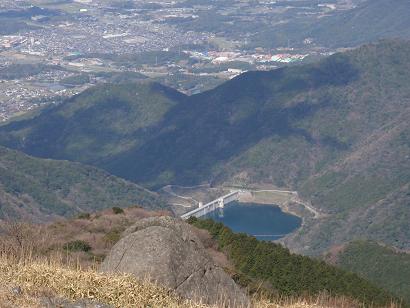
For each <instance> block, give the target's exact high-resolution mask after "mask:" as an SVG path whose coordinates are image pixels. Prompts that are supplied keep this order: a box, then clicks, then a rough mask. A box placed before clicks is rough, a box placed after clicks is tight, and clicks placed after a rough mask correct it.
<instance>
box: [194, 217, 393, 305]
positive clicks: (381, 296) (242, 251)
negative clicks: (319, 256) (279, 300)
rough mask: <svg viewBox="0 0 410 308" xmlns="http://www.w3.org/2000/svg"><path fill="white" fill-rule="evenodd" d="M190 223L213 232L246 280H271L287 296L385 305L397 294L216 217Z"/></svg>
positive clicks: (273, 287) (222, 248) (221, 247)
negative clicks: (338, 297)
mask: <svg viewBox="0 0 410 308" xmlns="http://www.w3.org/2000/svg"><path fill="white" fill-rule="evenodd" d="M189 222H190V223H191V224H193V225H194V226H196V227H199V228H202V229H206V230H208V231H209V232H210V234H211V235H212V236H213V238H214V239H216V240H217V242H218V245H219V249H220V250H222V251H224V252H225V253H226V254H227V255H228V257H229V260H230V261H231V262H232V263H233V264H234V266H235V269H236V271H237V272H238V273H239V274H240V275H243V276H245V277H242V279H241V281H242V282H244V281H245V282H249V281H250V280H256V281H258V282H260V285H263V284H262V283H265V284H266V283H268V284H269V285H270V288H271V289H273V290H275V291H277V292H278V293H279V294H281V295H285V296H289V295H302V294H304V295H306V294H309V295H315V294H318V293H320V292H322V291H328V292H330V294H331V295H333V296H335V295H345V296H348V297H351V298H354V299H358V300H360V301H361V302H363V303H365V304H366V305H372V304H374V305H377V306H382V307H385V306H386V305H388V304H390V303H391V301H392V298H393V297H392V296H390V295H389V293H388V292H386V291H383V290H382V289H380V288H378V287H376V286H374V285H372V284H371V283H369V282H368V281H366V280H364V279H362V278H360V277H358V276H357V275H356V274H353V273H350V272H348V271H345V270H342V269H338V268H336V267H334V266H331V265H328V264H326V263H325V262H323V261H320V260H316V259H312V258H309V257H305V256H300V255H296V254H292V253H290V252H289V250H288V249H286V248H284V247H283V246H281V245H279V244H273V243H270V242H263V241H258V240H256V239H255V238H254V237H252V236H248V235H246V234H235V233H233V232H232V231H231V230H230V229H229V228H227V227H225V226H224V225H223V224H221V223H216V222H214V221H212V220H198V219H196V218H190V221H189ZM241 281H239V282H241Z"/></svg>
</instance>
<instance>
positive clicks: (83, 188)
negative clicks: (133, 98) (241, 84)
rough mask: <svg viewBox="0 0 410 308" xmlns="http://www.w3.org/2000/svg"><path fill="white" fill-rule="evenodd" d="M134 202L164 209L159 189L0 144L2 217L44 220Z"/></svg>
mask: <svg viewBox="0 0 410 308" xmlns="http://www.w3.org/2000/svg"><path fill="white" fill-rule="evenodd" d="M136 204H138V205H141V206H143V207H146V208H161V207H164V202H163V201H162V200H161V199H160V197H159V196H158V195H156V194H155V193H152V192H150V191H148V190H145V189H143V188H142V187H139V186H138V185H135V184H134V183H130V182H127V181H125V180H123V179H120V178H117V177H115V176H112V175H110V174H108V173H107V172H105V171H102V170H99V169H96V168H94V167H90V166H85V165H82V164H79V163H72V162H68V161H55V160H48V159H39V158H34V157H30V156H27V155H25V154H23V153H20V152H17V151H14V150H9V149H6V148H4V147H0V219H17V218H19V219H26V220H36V221H37V220H40V221H46V220H51V219H55V218H57V217H61V216H72V215H74V214H78V213H82V212H88V211H94V210H99V209H104V208H107V207H112V206H119V207H126V206H131V205H136Z"/></svg>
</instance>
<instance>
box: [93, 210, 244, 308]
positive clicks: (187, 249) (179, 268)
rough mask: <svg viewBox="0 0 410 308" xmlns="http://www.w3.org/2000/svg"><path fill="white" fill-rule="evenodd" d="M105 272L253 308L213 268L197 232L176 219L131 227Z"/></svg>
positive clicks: (192, 296)
mask: <svg viewBox="0 0 410 308" xmlns="http://www.w3.org/2000/svg"><path fill="white" fill-rule="evenodd" d="M101 271H103V272H114V273H115V272H121V273H131V274H133V275H135V276H136V277H138V278H140V279H145V278H148V279H150V280H152V281H155V282H157V283H158V284H160V285H163V286H165V287H167V288H170V289H172V290H175V292H176V293H177V294H178V295H180V296H182V297H184V298H189V299H194V300H196V301H202V302H203V303H206V304H221V303H224V304H225V305H226V306H227V307H247V306H249V300H248V298H247V297H246V295H245V294H244V292H243V291H242V290H241V289H240V288H239V287H238V286H237V285H236V284H235V282H234V281H233V280H232V278H231V277H229V276H228V275H227V274H226V273H225V272H224V271H223V269H221V268H219V267H217V266H216V265H215V264H214V263H213V261H212V259H211V257H210V256H209V255H208V253H207V252H206V251H205V249H204V246H203V245H202V243H201V241H200V240H199V238H198V237H197V236H196V235H195V233H194V232H193V229H192V227H191V226H190V225H189V224H187V223H185V222H183V221H181V220H178V219H175V218H171V217H153V218H147V219H143V220H141V221H139V222H137V223H136V224H135V225H133V226H132V227H130V228H128V229H127V230H126V231H125V233H124V237H123V238H122V239H121V240H120V241H119V242H118V243H117V244H116V245H115V246H114V247H113V249H112V250H111V252H110V253H109V255H108V256H107V258H106V259H105V260H104V262H103V264H102V265H101Z"/></svg>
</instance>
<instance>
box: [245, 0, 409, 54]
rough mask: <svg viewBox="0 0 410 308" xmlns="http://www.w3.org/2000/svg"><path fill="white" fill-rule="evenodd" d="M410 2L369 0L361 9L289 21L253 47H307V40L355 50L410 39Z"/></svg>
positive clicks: (262, 35) (257, 38)
mask: <svg viewBox="0 0 410 308" xmlns="http://www.w3.org/2000/svg"><path fill="white" fill-rule="evenodd" d="M409 15H410V2H409V1H407V0H395V1H391V0H365V1H361V3H359V4H358V6H357V7H355V8H353V9H351V10H346V11H340V12H337V13H333V14H332V13H330V14H328V15H325V16H322V18H318V19H312V18H310V17H309V16H307V17H299V18H297V19H295V18H293V19H288V20H286V21H285V22H284V23H280V24H278V25H274V26H272V27H270V28H267V29H264V30H263V31H260V32H259V33H258V34H256V35H255V38H254V41H252V42H250V45H251V46H265V47H278V46H287V45H288V44H291V46H303V44H304V40H305V39H307V38H308V39H310V40H311V41H312V42H313V44H314V45H318V46H326V47H354V46H358V45H360V44H365V43H370V42H373V41H376V40H380V39H391V38H403V39H408V38H410V19H409V18H408V16H409Z"/></svg>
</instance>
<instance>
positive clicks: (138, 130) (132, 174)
mask: <svg viewBox="0 0 410 308" xmlns="http://www.w3.org/2000/svg"><path fill="white" fill-rule="evenodd" d="M409 81H410V43H409V42H403V41H383V42H380V43H377V44H371V45H367V46H364V47H361V48H358V49H355V50H352V51H349V52H346V53H340V54H335V55H333V56H330V57H328V58H326V59H324V60H322V61H320V62H318V63H313V64H306V65H302V66H292V67H285V68H281V69H277V70H273V71H269V72H248V73H245V74H243V75H241V76H239V77H237V78H235V79H233V80H231V81H228V82H226V83H225V84H222V85H221V86H219V87H217V88H215V89H213V90H210V91H207V92H204V93H202V94H198V95H194V96H190V97H187V96H184V95H183V94H180V93H178V92H176V91H174V90H172V89H169V88H166V87H164V86H160V85H158V84H152V83H146V82H144V83H138V84H134V85H133V84H127V85H101V86H98V87H96V88H93V89H90V90H87V91H86V92H84V93H82V94H80V95H78V96H75V97H74V98H72V99H70V100H68V101H66V102H65V103H63V104H61V105H59V106H56V107H51V108H49V109H47V110H46V111H44V112H42V113H41V114H40V115H39V116H37V117H34V118H33V119H29V120H20V121H15V122H11V123H9V124H7V125H4V126H2V127H0V143H2V144H4V145H7V146H10V147H13V148H17V149H20V150H22V151H25V152H26V153H29V154H31V155H35V156H41V157H48V158H58V159H70V160H74V161H80V162H86V163H89V164H93V165H96V166H98V167H101V168H103V169H106V170H107V171H109V172H111V173H113V174H115V175H117V176H120V177H123V178H125V179H128V180H131V181H134V182H136V183H143V184H145V185H147V186H149V187H160V186H161V185H166V184H170V183H173V184H188V185H191V184H195V183H200V182H205V181H207V182H211V183H215V184H221V183H225V184H235V185H243V186H246V185H260V184H268V185H271V186H272V185H273V186H277V187H284V188H289V189H293V190H298V191H299V192H300V193H301V195H302V197H303V198H304V199H306V200H310V201H312V203H313V206H315V207H318V208H320V209H321V210H322V212H324V213H326V214H328V215H327V216H324V217H325V218H323V219H320V220H315V221H312V222H311V221H306V223H305V224H304V227H303V229H302V230H301V231H300V232H299V233H298V234H296V235H294V236H293V237H291V238H288V239H287V244H288V245H289V246H290V247H292V248H293V249H295V250H299V251H304V252H306V251H309V252H313V253H318V252H321V251H323V250H325V249H326V248H328V247H330V246H332V245H334V244H336V243H344V242H346V241H350V240H352V239H354V238H358V237H361V236H366V237H368V238H371V239H375V240H383V241H385V242H386V243H390V244H392V245H396V246H399V247H401V248H406V247H407V248H409V247H410V241H409V239H410V234H409V232H410V231H409V230H410V217H409V215H410V213H409V211H408V210H407V207H408V204H409V203H408V196H409V195H408V191H409V183H410V163H409V157H410V139H409V138H410V134H409V131H410V123H409V121H408V118H409V116H410V82H409Z"/></svg>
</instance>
